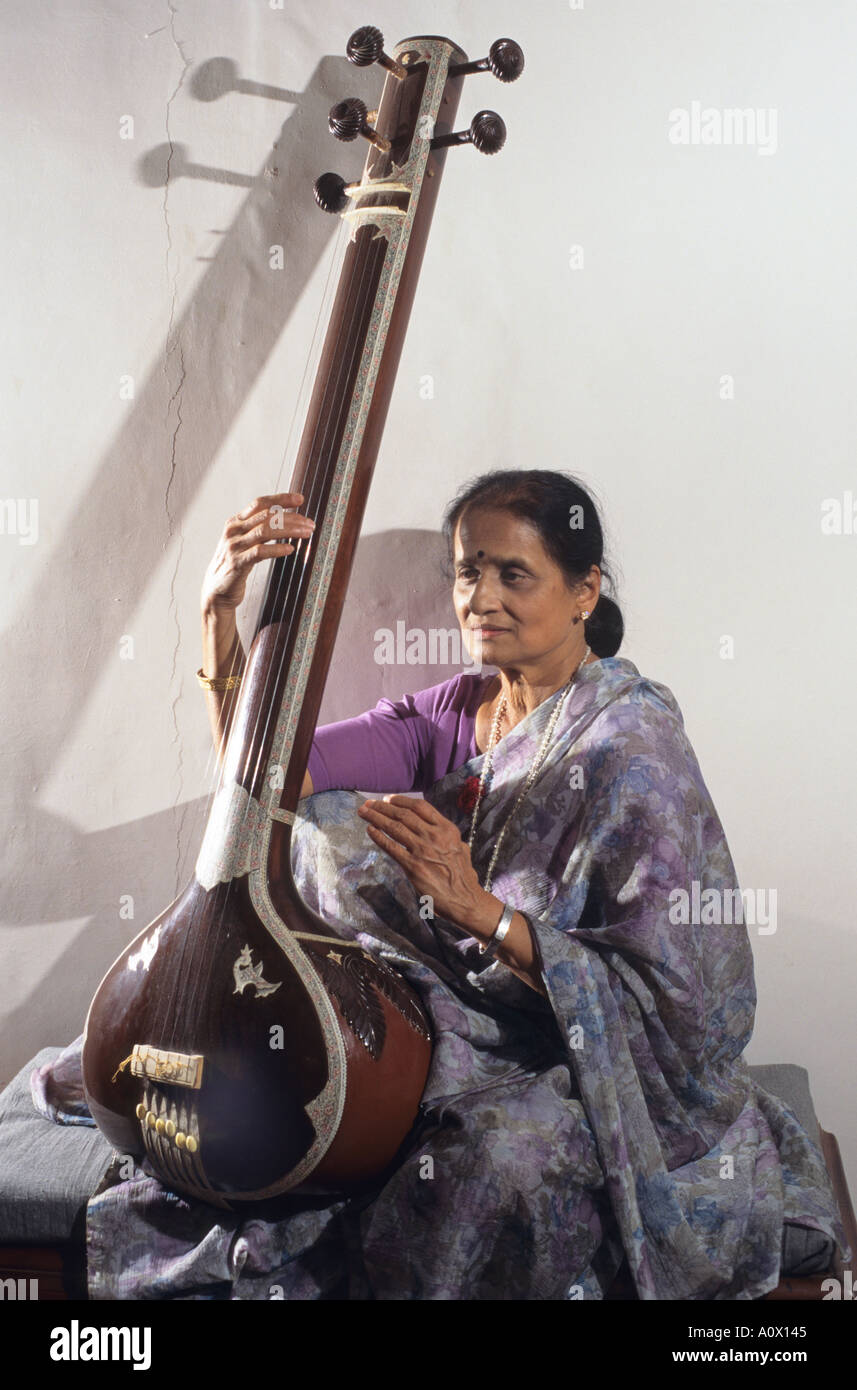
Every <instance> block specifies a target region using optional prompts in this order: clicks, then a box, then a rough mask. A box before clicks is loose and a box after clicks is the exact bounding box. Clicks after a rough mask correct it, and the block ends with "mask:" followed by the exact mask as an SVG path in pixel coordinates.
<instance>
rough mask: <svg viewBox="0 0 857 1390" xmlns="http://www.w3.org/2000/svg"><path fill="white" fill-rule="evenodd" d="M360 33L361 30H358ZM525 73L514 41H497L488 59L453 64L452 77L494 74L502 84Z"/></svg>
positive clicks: (521, 55)
mask: <svg viewBox="0 0 857 1390" xmlns="http://www.w3.org/2000/svg"><path fill="white" fill-rule="evenodd" d="M358 32H359V30H358ZM523 71H524V52H523V49H522V48H521V46H520V44H517V43H515V40H514V39H495V40H494V42H493V43H492V45H491V47H490V48H489V50H488V57H487V58H479V59H477V60H476V61H475V62H473V63H452V64H451V65H450V68H449V76H450V77H465V76H466V74H467V73H469V72H493V74H494V76H495V77H497V78H499V80H500V81H501V82H514V81H515V80H516V79H517V78H518V77H520V75H521V73H522V72H523Z"/></svg>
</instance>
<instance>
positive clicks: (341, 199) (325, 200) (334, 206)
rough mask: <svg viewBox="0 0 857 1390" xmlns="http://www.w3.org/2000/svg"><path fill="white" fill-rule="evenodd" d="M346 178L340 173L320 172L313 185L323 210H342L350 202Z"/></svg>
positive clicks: (315, 195) (316, 197) (316, 199)
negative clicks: (346, 189)
mask: <svg viewBox="0 0 857 1390" xmlns="http://www.w3.org/2000/svg"><path fill="white" fill-rule="evenodd" d="M345 188H346V184H345V179H344V178H342V176H341V175H340V174H320V175H319V177H318V178H317V179H316V181H315V183H314V184H313V186H312V191H313V195H314V197H315V201H316V202H317V203H318V205H319V207H320V208H321V210H322V212H342V210H343V208H344V207H345V205H346V204H347V202H348V194H347V193H346V191H345Z"/></svg>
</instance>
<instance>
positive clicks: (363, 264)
mask: <svg viewBox="0 0 857 1390" xmlns="http://www.w3.org/2000/svg"><path fill="white" fill-rule="evenodd" d="M374 263H375V257H374V256H373V255H372V252H371V246H370V244H369V243H368V242H367V241H365V240H364V242H363V245H362V246H361V247H360V250H359V260H358V269H357V277H356V278H357V290H356V293H354V292H353V290H352V294H351V295H350V299H351V308H350V313H348V314H343V316H342V321H341V323H340V326H339V328H338V331H337V346H336V351H335V354H334V357H333V360H334V361H335V363H336V366H335V368H334V372H333V379H332V381H331V377H330V375H329V376H328V380H327V383H326V390H325V396H324V398H323V399H324V401H325V403H326V404H327V405H328V407H330V406H331V405H332V406H334V407H336V409H335V410H334V409H331V408H328V409H327V410H321V411H320V412H319V418H318V420H317V423H316V425H315V428H314V431H313V438H312V441H311V444H310V448H309V459H310V460H311V471H309V472H308V477H309V499H308V500H309V506H307V503H306V501H305V504H304V507H305V510H307V511H309V508H310V507H312V508H313V510H314V509H315V508H316V506H317V504H318V503H319V502H321V501H322V500H324V501H325V514H327V510H328V508H329V506H330V504H331V500H332V499H331V488H332V483H333V478H334V476H335V471H336V464H337V457H336V456H334V455H333V452H332V450H331V436H332V437H333V439H334V440H335V439H336V437H337V435H338V434H339V428H340V424H341V419H342V412H343V410H347V409H348V407H349V406H350V404H351V401H352V399H353V397H352V396H349V397H348V398H345V395H344V388H345V385H346V383H347V382H348V380H349V378H353V377H354V375H355V372H354V368H355V364H356V360H357V359H358V358H359V356H360V355H362V353H363V351H364V350H365V346H366V336H365V333H361V334H359V335H355V341H354V345H353V347H352V350H351V352H350V353H347V352H345V351H344V350H343V348H342V342H343V337H344V335H345V334H346V333H347V332H348V330H349V328H350V327H351V325H352V323H353V321H354V318H355V317H358V318H360V317H362V311H363V307H364V303H365V300H366V297H367V294H368V293H369V291H370V289H371V281H372V271H373V269H374ZM322 417H323V419H324V430H323V435H322V438H321V441H320V446H319V438H318V435H319V428H320V426H321V420H322ZM317 446H319V447H318V448H317ZM319 529H320V528H319ZM312 539H314V538H312ZM310 544H311V539H309V540H306V541H304V540H299V541H298V546H297V548H296V551H295V554H294V555H292V556H290V557H288V558H287V559H286V560H284V562H283V565H282V569H281V572H280V575H279V576H278V579H277V586H276V590H275V596H274V604H275V611H277V612H279V613H282V607H281V605H282V604H283V603H284V602H286V601H288V600H290V599H292V598H293V596H294V591H295V589H296V588H299V586H300V584H301V581H302V579H303V570H304V568H305V565H306V563H307V560H308V558H309V557H308V548H309V545H310ZM302 549H303V553H302ZM287 570H288V574H287V573H286V571H287ZM284 581H285V585H286V588H285V595H284V594H283V584H284ZM267 602H268V597H267V596H266V603H267ZM301 616H302V614H301V611H299V610H298V607H297V605H296V604H294V603H292V605H291V608H290V609H289V611H288V614H287V635H286V638H285V640H284V641H281V644H280V657H279V661H278V663H277V664H276V668H275V667H274V663H271V664H269V667H268V670H267V671H266V673H265V683H264V699H263V701H262V703H261V705H260V716H261V718H262V719H264V721H265V724H264V730H263V733H262V737H261V738H260V739H259V741H258V744H257V754H256V758H257V761H256V766H255V767H254V768H253V778H252V781H255V779H256V778H257V777H258V775H259V768H260V760H261V758H262V756H263V754H264V749H265V745H266V741H267V738H268V732H269V728H270V724H271V721H272V720H273V719H276V718H277V716H278V714H279V710H278V709H275V708H274V704H275V702H274V701H273V700H272V698H271V691H272V690H274V689H276V687H277V683H278V681H279V680H280V678H281V676H282V672H283V668H284V664H285V660H286V654H287V652H288V650H289V648H290V644H291V640H292V637H293V635H294V632H295V629H296V627H297V624H298V623H299V621H300V618H301ZM254 734H258V720H257V727H256V730H254ZM252 747H253V744H252V742H250V743H249V745H248V759H249V754H250V753H251V752H252ZM248 770H249V760H248V762H247V763H245V768H244V780H246V777H247V772H248ZM251 784H252V782H251Z"/></svg>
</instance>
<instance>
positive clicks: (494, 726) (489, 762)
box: [467, 647, 591, 893]
mask: <svg viewBox="0 0 857 1390" xmlns="http://www.w3.org/2000/svg"><path fill="white" fill-rule="evenodd" d="M590 655H591V652H590V649H589V647H587V648H586V651H585V652H584V653H583V656H582V658H581V660H580V662H579V663H578V665H577V666H576V667H575V668H574V670H573V671H572V673H571V675H570V676H569V678H568V680H567V681H566V684H565V687H564V689H563V692H562V696H561V698H560V699H559V700H557V702H556V706H555V708H554V711H553V714H552V715H551V717H550V720H549V721H548V726H547V728H546V729H545V732H544V737H543V738H542V741H541V743H540V744H539V747H538V751H537V752H536V756H535V757H534V758H533V761H532V764H531V766H530V770H529V773H528V774H527V780H526V782H525V783H524V785H523V787H522V788H521V791H520V793H519V795H518V799H517V801H516V802H515V804H514V806H513V807H512V809H511V811H510V812H509V814H508V816H507V817H506V819H505V821H504V822H503V826H502V829H501V831H500V834H499V835H498V836H497V839H496V841H495V844H494V851H493V853H492V855H491V862H490V864H489V865H488V872H487V874H486V875H485V882H484V883H483V885H482V887H483V888H484V889H485V892H486V893H490V891H491V882H492V879H493V875H494V866H495V864H496V863H497V856H498V854H499V853H500V846H501V845H502V843H503V836H504V835H505V834H506V831H507V830H508V828H509V826H510V824H511V822H512V819H513V817H514V816H515V813H516V812H517V810H518V807H519V806H520V804H521V802H522V801H523V800H524V797H525V796H526V795H527V792H528V791H529V790H530V787H531V786H532V785H533V783H534V781H535V780H536V777H537V776H538V773H539V769H540V767H541V765H542V763H543V762H544V760H545V757H546V756H547V751H548V745H549V744H550V741H551V737H552V735H553V731H554V729H555V728H556V724H557V720H558V719H559V716H560V713H561V711H562V707H563V705H564V704H565V702H566V699H567V698H568V695H569V692H570V691H571V687H572V686H573V684H574V682H575V680H576V679H577V673H578V671H579V670H580V668H581V666H582V665H583V663H584V661H586V658H587V657H588V656H590ZM505 711H506V696H505V695H504V696H503V698H502V700H501V701H500V704H499V705H498V707H497V712H496V714H495V715H494V718H493V720H492V721H491V736H490V738H489V741H488V751H487V753H486V755H485V763H484V765H483V768H482V776H481V777H480V778H479V790H478V791H477V793H476V804H475V806H474V807H473V816H472V818H471V821H470V834H469V836H468V838H467V845H468V848H469V849H470V850H471V851H472V849H473V836H474V834H475V833H476V822H477V819H478V817H479V808H480V806H481V804H482V798H483V796H484V794H485V784H486V783H487V781H488V777H489V775H490V772H491V768H492V766H493V763H494V748H495V746H496V744H497V743H498V742H499V738H500V721H501V720H502V718H503V715H504V713H505Z"/></svg>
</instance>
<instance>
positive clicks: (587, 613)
mask: <svg viewBox="0 0 857 1390" xmlns="http://www.w3.org/2000/svg"><path fill="white" fill-rule="evenodd" d="M580 616H581V618H582V619H583V621H584V622H586V619H587V618H588V617H589V609H588V608H584V610H583V612H582V613H581V615H580Z"/></svg>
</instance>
